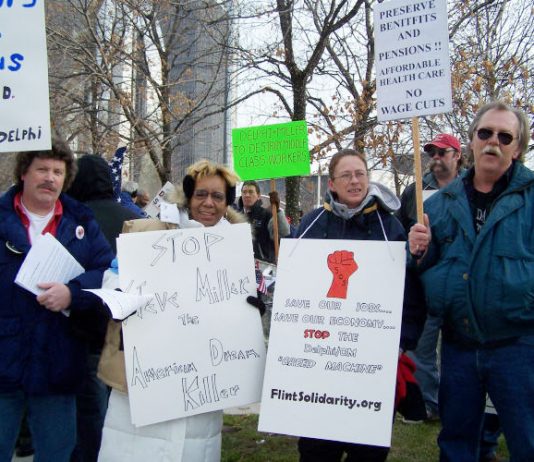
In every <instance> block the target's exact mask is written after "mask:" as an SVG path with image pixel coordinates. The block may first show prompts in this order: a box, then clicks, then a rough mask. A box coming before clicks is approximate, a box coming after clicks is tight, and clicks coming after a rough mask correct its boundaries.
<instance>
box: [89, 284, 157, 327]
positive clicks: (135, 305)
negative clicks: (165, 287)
mask: <svg viewBox="0 0 534 462" xmlns="http://www.w3.org/2000/svg"><path fill="white" fill-rule="evenodd" d="M84 290H86V291H87V292H91V293H93V294H95V295H96V296H97V297H99V298H100V299H101V300H102V301H103V302H104V303H105V304H106V305H107V307H108V308H109V310H110V311H111V317H112V318H113V319H118V320H120V321H122V320H123V319H125V318H127V317H128V316H130V315H131V314H132V313H135V312H136V311H137V310H139V309H141V308H142V307H143V306H145V305H146V304H147V302H148V301H150V299H151V298H153V295H152V294H147V295H135V294H127V293H124V292H120V291H117V290H112V289H84Z"/></svg>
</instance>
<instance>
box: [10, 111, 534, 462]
mask: <svg viewBox="0 0 534 462" xmlns="http://www.w3.org/2000/svg"><path fill="white" fill-rule="evenodd" d="M529 139H530V133H529V124H528V119H527V117H526V115H525V114H524V113H523V112H522V111H521V110H518V109H515V108H513V107H511V106H508V105H506V104H504V103H502V102H491V103H488V104H486V105H485V106H483V107H482V108H481V109H480V110H479V111H478V113H477V114H476V116H475V118H474V120H473V121H472V123H471V125H470V128H469V132H468V139H467V140H466V141H467V143H466V149H464V151H463V152H462V147H461V142H460V140H459V139H458V138H457V137H455V136H453V135H451V134H443V133H442V134H438V135H437V136H435V137H434V138H433V139H432V140H431V141H430V142H428V143H427V144H425V146H424V152H425V153H426V154H427V155H428V158H429V170H428V173H427V174H426V175H425V176H424V177H423V179H422V183H423V189H424V191H423V193H424V198H425V204H424V209H425V212H426V213H425V215H424V222H423V223H418V222H417V218H416V212H415V210H416V200H415V197H416V194H415V185H409V186H408V187H407V188H406V189H405V191H404V193H403V194H402V196H401V198H400V200H399V199H398V198H397V197H396V196H395V195H394V194H393V193H392V192H391V191H390V190H389V189H388V188H387V187H385V186H384V185H382V184H379V183H377V182H373V181H371V180H370V178H369V174H370V172H369V170H368V166H367V161H366V158H365V155H364V154H363V152H359V151H356V150H353V149H343V150H340V151H339V152H337V153H336V154H334V155H333V156H332V158H331V160H330V163H329V167H328V169H329V170H328V176H329V179H328V190H327V191H326V195H325V201H324V205H323V206H322V207H319V208H318V209H316V210H313V211H312V212H310V213H308V214H307V215H305V216H304V217H302V220H301V222H300V225H299V226H298V229H297V230H296V233H295V234H296V237H297V238H304V239H336V240H360V241H366V240H373V241H405V242H406V247H407V266H406V270H405V271H406V274H405V288H404V298H403V316H402V324H401V336H400V344H399V363H400V362H403V361H413V362H414V363H415V366H414V367H416V372H415V377H416V379H417V382H418V385H419V388H418V390H420V392H419V393H420V404H421V406H422V407H420V408H419V409H423V411H422V415H421V413H419V414H418V415H417V417H416V418H414V417H413V415H412V416H410V411H409V409H406V406H404V408H403V415H404V416H405V420H406V421H414V420H415V421H424V420H440V422H441V431H440V434H439V437H438V442H437V443H438V445H439V449H440V461H441V462H489V461H492V460H496V459H495V448H496V438H497V436H498V435H499V434H500V432H501V431H502V433H503V434H504V436H505V438H506V442H507V445H508V448H509V453H510V460H511V462H527V461H532V460H534V432H533V431H532V429H533V428H534V393H533V392H534V369H533V367H532V364H534V237H533V236H534V229H533V227H534V221H533V217H534V210H533V208H534V173H533V172H532V171H531V170H529V169H528V168H527V167H526V166H524V165H523V158H524V155H525V153H526V151H527V149H528V142H529ZM470 156H472V161H473V164H472V166H471V167H467V166H466V163H467V162H466V158H469V157H470ZM14 180H15V183H14V186H12V187H11V188H10V189H9V190H8V191H7V192H6V193H4V194H3V195H2V196H1V198H0V240H1V241H2V244H3V245H0V270H1V275H2V276H1V277H0V288H1V290H0V297H2V299H1V301H2V303H0V349H1V350H2V354H1V355H0V416H1V418H0V462H9V461H11V458H12V455H13V451H14V448H15V445H16V441H17V437H18V435H19V430H20V427H21V422H23V421H24V422H27V426H28V428H29V432H30V434H31V442H32V445H33V450H34V451H35V460H36V462H37V461H39V462H43V461H45V462H48V461H49V462H67V461H73V462H74V461H79V462H83V461H85V462H88V461H97V460H100V461H119V460H131V461H144V460H165V461H184V462H196V461H205V462H208V461H217V460H219V459H220V454H221V430H222V412H221V411H215V412H209V413H204V414H199V415H196V416H192V417H186V418H182V419H175V420H171V421H168V422H162V423H159V424H154V425H149V426H146V427H135V426H134V425H132V423H131V422H130V411H129V404H128V397H127V388H128V387H127V383H126V373H125V370H124V353H123V345H122V334H121V324H120V323H119V322H115V321H112V320H110V318H111V316H110V312H109V310H108V309H107V308H106V306H105V305H104V304H103V303H102V302H101V300H100V299H99V298H98V297H96V296H95V295H94V294H92V293H91V292H87V291H85V290H83V289H94V288H99V287H102V286H103V285H104V287H106V286H107V287H111V288H115V287H117V278H116V274H115V272H116V264H115V263H113V260H114V257H115V256H116V238H117V237H118V235H119V233H121V231H122V232H144V231H153V230H164V229H174V228H190V227H212V226H226V225H229V224H233V223H244V222H248V223H250V225H251V228H252V234H251V236H252V240H253V250H254V256H255V258H257V259H261V260H264V261H266V262H269V263H276V257H277V256H276V252H275V248H276V247H277V245H276V244H277V242H276V240H277V238H278V239H279V238H281V237H287V236H289V235H290V227H289V224H288V222H287V220H286V218H285V216H284V213H283V210H282V209H281V207H280V200H279V198H278V195H277V194H272V193H271V194H270V205H271V209H268V208H265V207H264V206H263V204H262V201H261V193H260V187H259V185H258V183H257V182H255V181H246V182H244V183H243V185H242V187H241V191H240V192H241V195H240V198H239V199H238V200H237V201H236V195H237V191H236V188H237V185H238V182H239V178H238V177H237V175H236V174H235V173H234V172H233V171H232V170H230V169H229V168H228V167H226V166H223V165H218V164H215V163H213V162H210V161H206V160H201V161H198V162H196V163H195V164H193V165H191V166H190V167H189V169H188V171H187V174H186V175H185V177H184V178H183V180H182V182H181V185H180V187H176V190H175V191H174V192H173V193H172V194H170V195H167V197H166V200H167V201H168V202H170V203H174V204H176V206H177V208H178V209H179V210H180V213H179V217H180V220H179V222H178V223H173V224H170V223H166V222H163V221H161V220H160V219H158V218H150V217H147V216H146V214H145V213H144V211H143V207H144V205H146V203H147V202H148V201H149V199H150V197H149V195H148V194H147V193H146V191H143V190H142V189H140V188H139V186H138V185H137V184H136V183H133V182H127V183H125V184H124V185H123V186H124V188H123V189H124V191H123V194H122V195H121V198H120V201H118V200H117V198H116V197H114V193H113V185H112V180H111V172H110V170H109V166H108V164H107V162H106V161H105V160H104V159H103V158H102V157H100V156H97V155H85V156H82V157H80V158H79V159H78V160H77V161H76V160H75V159H74V156H73V154H72V152H71V151H70V149H69V147H68V146H67V145H66V144H65V143H64V142H62V141H61V140H60V139H58V138H54V139H53V142H52V148H51V149H50V150H44V151H32V152H21V153H19V154H18V155H17V159H16V165H15V169H14ZM45 233H50V234H52V235H53V236H55V238H56V239H57V240H58V241H59V242H60V243H61V244H62V245H63V246H64V247H65V248H66V249H67V250H68V251H69V252H70V253H71V254H72V255H73V256H74V258H75V259H76V260H77V261H78V262H79V263H80V264H81V265H82V266H83V268H84V272H83V273H82V274H81V275H79V276H77V277H75V278H74V279H72V280H70V281H69V282H67V283H61V282H58V281H53V280H52V281H41V282H40V284H39V289H40V293H39V295H37V296H36V295H34V294H33V293H31V292H29V291H27V290H26V289H23V288H22V287H20V286H19V285H17V284H15V282H14V281H15V278H16V275H17V273H18V271H19V269H20V267H21V265H22V263H23V261H24V258H25V256H26V255H27V253H28V252H29V250H30V248H31V246H32V243H35V241H36V240H37V239H38V238H39V236H40V235H42V234H45ZM109 268H115V270H109ZM114 274H115V275H114ZM247 301H248V302H249V303H250V304H252V305H253V306H255V307H257V308H258V309H259V310H260V313H263V312H264V310H265V305H264V304H263V302H262V300H261V295H260V294H259V293H258V294H257V297H256V296H254V297H249V298H248V299H247ZM177 342H179V339H177ZM406 354H407V355H408V356H409V357H410V358H411V359H406ZM531 361H532V362H531ZM487 395H488V396H489V398H490V399H491V401H492V402H493V404H494V406H495V409H496V411H497V414H491V415H490V414H485V408H486V397H487ZM392 417H393V416H392ZM298 451H299V455H300V460H301V461H302V462H314V461H317V462H319V461H321V462H324V461H326V462H329V461H341V460H342V459H343V457H346V459H343V460H347V461H352V462H356V461H362V462H373V461H385V460H386V459H387V457H388V452H389V449H388V448H384V447H379V446H371V445H364V444H349V443H342V442H338V441H326V440H320V439H314V438H306V437H301V438H300V439H299V441H298Z"/></svg>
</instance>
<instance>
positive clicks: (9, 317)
mask: <svg viewBox="0 0 534 462" xmlns="http://www.w3.org/2000/svg"><path fill="white" fill-rule="evenodd" d="M16 193H17V188H16V187H13V188H11V189H10V190H9V191H8V192H6V193H5V194H4V195H3V196H2V197H1V198H0V351H1V354H0V393H2V392H10V391H15V390H23V391H25V392H27V393H30V394H41V395H42V394H55V393H72V392H74V391H75V389H76V387H77V385H78V384H79V382H80V380H81V378H82V372H83V369H84V365H85V359H84V358H85V345H84V343H83V342H82V341H81V340H80V339H79V338H78V337H76V336H74V335H73V331H72V326H71V324H70V323H71V321H70V319H69V318H68V317H66V316H65V315H64V314H62V313H60V312H52V311H50V310H47V309H46V308H44V307H42V306H41V305H39V303H38V302H37V300H36V296H35V295H34V294H32V293H31V292H29V291H27V290H25V289H22V288H21V287H19V286H18V285H16V284H15V283H14V280H15V277H16V275H17V272H18V270H19V268H20V266H21V264H22V262H23V260H24V258H25V256H26V254H27V253H28V251H29V250H30V242H29V240H28V235H27V232H26V229H25V228H24V226H23V225H22V222H21V221H20V218H19V216H18V215H17V213H16V212H15V209H14V207H13V199H14V197H15V194H16ZM60 200H61V203H62V205H63V216H62V218H61V220H60V223H59V226H58V228H57V233H56V239H58V240H59V241H60V242H61V244H63V246H65V247H66V248H67V250H68V251H69V252H70V253H71V254H72V255H73V256H74V257H75V258H76V260H77V261H78V262H79V263H80V264H81V265H82V266H83V267H84V269H85V272H84V273H83V274H81V275H80V276H78V277H77V278H75V279H73V280H71V281H70V282H69V283H68V284H67V286H68V287H69V289H70V292H71V295H72V303H71V305H70V307H69V308H70V310H71V312H74V311H77V310H95V313H96V312H97V310H99V309H100V307H101V302H100V301H99V299H98V298H97V297H96V296H94V295H93V294H91V293H89V292H83V291H82V289H90V288H99V287H101V284H102V275H103V272H104V270H105V269H106V268H108V267H109V264H110V262H111V260H112V258H113V253H112V251H111V248H110V246H109V244H108V242H107V241H106V239H105V237H104V236H103V234H102V233H101V232H100V228H99V227H98V225H97V223H96V221H95V220H94V218H93V214H92V212H91V211H90V209H89V208H87V207H86V206H84V205H82V204H81V203H79V202H77V201H75V200H73V199H71V198H69V197H68V196H66V195H64V194H62V195H61V196H60ZM79 226H82V227H83V229H84V235H83V237H81V239H79V238H78V237H77V236H76V235H77V234H78V236H80V234H81V233H80V228H78V227H79ZM77 228H78V233H77Z"/></svg>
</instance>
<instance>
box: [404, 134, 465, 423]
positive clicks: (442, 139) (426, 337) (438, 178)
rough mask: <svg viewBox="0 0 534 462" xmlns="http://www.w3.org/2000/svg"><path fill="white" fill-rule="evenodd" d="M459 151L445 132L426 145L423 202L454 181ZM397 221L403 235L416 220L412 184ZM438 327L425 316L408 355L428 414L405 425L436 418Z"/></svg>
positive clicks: (438, 322) (409, 417) (415, 416)
mask: <svg viewBox="0 0 534 462" xmlns="http://www.w3.org/2000/svg"><path fill="white" fill-rule="evenodd" d="M461 149H462V148H461V145H460V141H459V140H458V138H456V137H455V136H453V135H449V134H447V133H440V134H439V135H436V136H435V137H434V139H433V140H432V141H430V143H427V144H425V146H424V151H425V153H426V154H427V155H428V156H429V157H430V163H429V165H428V169H429V171H428V172H427V173H426V174H425V175H424V176H423V199H426V198H428V197H430V195H431V194H432V193H433V192H435V191H436V190H438V189H440V188H443V187H444V186H446V185H447V184H449V183H450V182H451V181H452V180H454V179H455V178H456V176H457V175H458V173H459V172H460V166H461V165H462V151H461ZM399 219H400V221H401V223H402V224H403V226H404V227H405V229H406V232H408V231H409V230H410V228H411V226H412V225H413V224H414V223H416V221H417V212H416V205H415V183H412V184H410V185H408V186H407V187H406V189H405V190H404V192H403V193H402V195H401V208H400V209H399ZM440 326H441V320H440V319H439V318H437V317H433V316H427V320H426V323H425V327H424V329H423V333H422V334H421V338H420V339H419V343H418V344H417V348H416V349H415V350H414V351H413V352H410V354H409V356H410V358H412V359H413V360H414V362H415V364H416V366H417V369H416V372H415V378H416V379H417V382H418V383H419V386H420V388H421V392H422V394H423V399H424V401H425V406H426V414H427V415H426V419H424V417H423V419H421V415H420V413H419V412H418V410H416V409H415V408H414V412H413V415H411V414H410V412H409V411H407V412H406V413H405V416H404V420H405V421H406V422H420V421H422V420H427V419H428V420H435V419H437V416H438V388H439V372H438V362H437V352H436V347H437V344H438V338H439V329H440Z"/></svg>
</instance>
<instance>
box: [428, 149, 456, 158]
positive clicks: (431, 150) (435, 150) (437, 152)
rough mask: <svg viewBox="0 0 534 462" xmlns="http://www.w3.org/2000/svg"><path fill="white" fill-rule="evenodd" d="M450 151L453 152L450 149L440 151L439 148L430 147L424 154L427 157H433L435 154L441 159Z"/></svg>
mask: <svg viewBox="0 0 534 462" xmlns="http://www.w3.org/2000/svg"><path fill="white" fill-rule="evenodd" d="M451 151H452V152H454V151H455V149H452V148H448V149H440V148H436V147H432V148H430V149H429V150H428V151H425V152H426V153H427V154H428V157H434V156H435V155H436V154H437V155H438V156H439V157H443V156H444V155H445V154H447V153H448V152H451Z"/></svg>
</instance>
